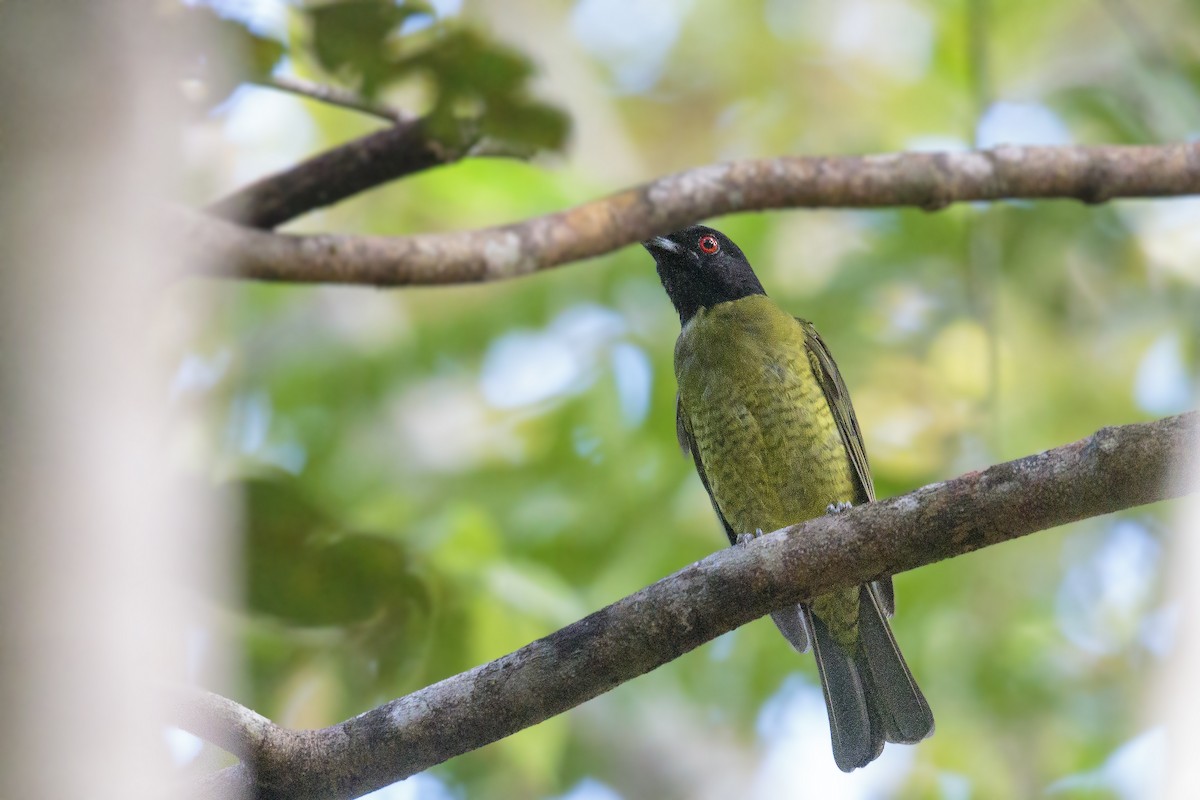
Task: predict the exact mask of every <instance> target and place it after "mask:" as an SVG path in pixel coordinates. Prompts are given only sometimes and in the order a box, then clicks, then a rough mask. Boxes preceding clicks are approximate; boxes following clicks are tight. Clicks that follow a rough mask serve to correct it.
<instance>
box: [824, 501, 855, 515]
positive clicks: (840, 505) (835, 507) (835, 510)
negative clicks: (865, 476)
mask: <svg viewBox="0 0 1200 800" xmlns="http://www.w3.org/2000/svg"><path fill="white" fill-rule="evenodd" d="M852 508H854V503H847V502H846V501H844V500H843V501H840V502H837V503H830V504H829V506H828V507H827V508H826V509H825V513H826V514H841V513H842V512H844V511H849V510H850V509H852Z"/></svg>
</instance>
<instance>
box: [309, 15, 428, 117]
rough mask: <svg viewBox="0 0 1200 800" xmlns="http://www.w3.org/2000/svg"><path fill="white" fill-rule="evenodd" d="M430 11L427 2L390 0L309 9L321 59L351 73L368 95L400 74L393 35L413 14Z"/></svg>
mask: <svg viewBox="0 0 1200 800" xmlns="http://www.w3.org/2000/svg"><path fill="white" fill-rule="evenodd" d="M429 13H431V12H430V10H429V8H428V6H426V5H425V4H424V3H403V4H397V3H394V2H389V1H388V0H343V1H342V2H335V3H328V4H324V5H320V6H314V7H311V8H309V9H307V14H308V16H309V18H310V19H311V21H312V31H313V50H314V52H315V54H316V56H317V61H318V62H320V64H321V66H322V67H324V68H325V69H326V70H328V71H329V72H331V73H333V74H335V75H347V74H348V75H349V76H350V77H351V79H353V80H356V81H357V82H358V84H359V86H358V90H359V91H360V92H361V93H362V94H363V95H364V96H365V97H368V98H373V97H375V95H376V93H377V92H378V91H379V87H380V86H381V85H383V84H384V83H386V82H387V81H388V80H389V79H390V78H392V77H394V76H395V74H396V69H395V58H394V57H393V54H392V52H391V46H390V44H389V39H390V38H391V36H392V34H393V33H394V32H395V31H396V29H397V28H399V27H400V26H401V25H402V24H404V21H405V20H407V19H408V18H409V17H413V16H417V15H420V14H429Z"/></svg>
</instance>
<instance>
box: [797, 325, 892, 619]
mask: <svg viewBox="0 0 1200 800" xmlns="http://www.w3.org/2000/svg"><path fill="white" fill-rule="evenodd" d="M796 322H798V323H800V328H801V329H802V330H803V331H804V347H805V349H807V350H808V361H809V363H810V364H811V365H812V370H813V375H815V376H816V378H817V383H819V384H820V385H821V391H822V392H823V393H824V394H825V401H826V402H827V403H828V404H829V410H830V411H831V412H833V419H834V421H835V422H836V423H837V427H838V432H839V433H841V435H842V444H843V445H845V447H846V452H847V453H849V454H850V463H851V464H852V465H853V467H854V476H855V478H856V483H857V484H858V485H857V491H856V492H855V498H854V504H855V505H858V504H859V503H869V502H872V501H874V500H875V485H874V483H873V482H872V481H871V465H870V464H868V463H867V451H866V448H865V447H864V445H863V438H862V431H861V430H860V429H859V427H858V418H857V417H856V416H854V406H853V405H851V403H850V392H849V390H847V389H846V382H845V381H843V380H842V374H841V373H840V372H838V368H837V364H836V363H834V360H833V356H832V355H830V354H829V348H828V347H827V346H826V345H825V340H824V339H822V338H821V334H819V333H817V329H816V328H815V327H814V326H813V324H812V323H811V322H809V321H808V320H805V319H800V318H799V317H797V318H796ZM875 588H876V590H877V591H878V593H879V599H880V602H881V603H882V604H883V607H884V610H885V611H886V612H887V614H888V616H891V615H892V614H893V613H895V609H896V600H895V592H894V590H893V589H892V579H891V578H890V577H889V578H885V579H883V580H881V581H876V582H875Z"/></svg>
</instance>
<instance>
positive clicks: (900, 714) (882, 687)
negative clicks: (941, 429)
mask: <svg viewBox="0 0 1200 800" xmlns="http://www.w3.org/2000/svg"><path fill="white" fill-rule="evenodd" d="M642 245H643V246H644V247H645V248H646V249H647V250H648V251H649V252H650V254H651V255H652V256H654V260H655V262H656V264H657V266H658V276H659V279H660V280H661V281H662V285H663V288H665V289H666V291H667V295H668V296H669V297H670V298H671V302H672V303H673V304H674V306H675V310H676V311H678V312H679V321H680V323H681V325H682V330H681V331H680V334H679V339H678V341H676V343H675V377H676V380H677V381H678V385H679V395H678V401H677V408H676V427H677V432H678V435H679V443H680V445H681V446H682V447H683V448H684V450H685V451H687V452H690V453H691V455H692V458H693V459H694V461H695V463H696V471H697V472H698V473H699V474H700V481H701V482H702V483H703V484H704V488H705V489H706V490H707V491H708V496H709V498H710V499H711V500H712V505H713V508H714V509H715V510H716V512H717V516H718V517H719V518H720V520H721V523H722V525H724V527H725V533H726V534H727V535H728V536H729V540H730V542H731V543H733V544H737V543H738V542H740V541H745V540H746V538H747V537H753V536H755V535H757V534H759V533H761V532H762V531H773V530H777V529H779V528H784V527H787V526H789V525H793V524H795V523H797V522H802V521H804V520H808V519H812V518H814V517H817V516H820V515H822V514H825V513H830V512H837V511H841V510H844V509H846V508H848V507H850V506H851V505H857V504H860V503H867V502H870V501H872V500H874V499H875V490H874V487H873V485H872V482H871V472H870V468H869V467H868V465H867V455H866V452H865V451H864V449H863V440H862V433H861V432H860V431H859V427H858V420H857V419H856V418H855V416H854V409H853V407H852V406H851V405H850V396H849V394H848V393H847V391H846V384H845V383H844V382H843V381H842V376H841V375H840V374H839V373H838V368H837V365H836V364H835V363H834V361H833V357H832V356H831V355H830V354H829V349H828V348H827V347H826V346H825V342H824V341H822V340H821V337H820V336H819V335H818V334H817V331H816V328H814V327H813V325H812V323H810V322H807V321H805V320H802V319H798V318H796V317H793V316H791V315H790V314H788V313H787V312H786V311H784V310H783V309H781V308H780V307H779V306H777V305H776V304H775V303H774V302H773V301H772V300H771V299H770V298H768V297H767V294H766V292H765V291H764V290H763V287H762V284H761V283H760V282H759V280H758V277H757V276H756V275H755V274H754V270H753V269H752V268H751V267H750V262H749V261H747V259H746V257H745V255H743V253H742V251H741V250H740V249H739V248H738V246H737V245H736V244H734V243H733V242H732V241H730V240H729V238H728V237H726V236H725V235H723V234H721V233H720V232H718V231H715V230H713V229H712V228H707V227H704V226H700V225H697V226H694V227H691V228H687V229H685V230H681V231H678V232H676V233H673V234H671V235H670V236H656V237H654V238H652V239H650V240H648V241H646V242H643V243H642ZM894 605H895V604H894V597H893V593H892V581H891V579H890V578H888V579H885V580H881V581H876V582H874V583H871V584H866V585H863V586H859V587H857V588H853V589H845V590H843V591H838V592H833V593H831V594H827V595H823V596H821V597H815V598H813V599H812V600H810V601H808V602H805V603H801V604H799V605H798V606H795V607H792V608H784V609H779V610H777V611H775V612H774V613H772V615H771V617H772V619H774V621H775V624H776V625H777V626H778V627H779V630H780V631H781V632H782V633H783V635H784V636H785V637H786V638H787V640H788V641H789V642H791V644H792V645H793V646H794V647H795V648H796V649H797V650H798V651H800V652H804V651H806V650H807V649H808V646H809V643H810V642H811V644H812V649H813V654H814V655H815V656H816V661H817V671H818V672H819V673H820V677H821V687H822V689H823V691H824V694H825V706H826V708H827V710H828V712H829V731H830V737H831V738H832V740H833V756H834V760H835V761H836V762H837V765H838V767H839V768H841V769H842V770H844V771H846V772H849V771H850V770H853V769H856V768H858V767H862V766H865V765H866V764H869V763H870V762H871V761H873V760H874V759H875V758H876V757H878V755H879V754H880V752H882V750H883V744H884V742H885V741H887V742H904V743H914V742H919V741H921V740H922V739H924V738H925V737H927V736H929V735H930V734H932V733H933V714H932V712H931V711H930V710H929V704H928V703H927V702H926V701H925V697H924V695H922V693H921V690H920V688H919V687H918V686H917V684H916V681H914V680H913V677H912V673H911V672H910V671H909V669H908V665H907V664H905V662H904V657H903V656H902V655H901V654H900V648H899V647H898V646H897V645H896V639H895V637H894V636H893V635H892V631H891V628H890V627H889V626H888V623H887V617H889V616H891V614H892V613H893V610H894Z"/></svg>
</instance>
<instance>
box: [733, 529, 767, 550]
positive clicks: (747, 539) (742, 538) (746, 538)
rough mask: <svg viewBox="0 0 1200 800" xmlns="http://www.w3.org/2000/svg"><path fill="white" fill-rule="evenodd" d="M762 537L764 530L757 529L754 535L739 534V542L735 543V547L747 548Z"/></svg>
mask: <svg viewBox="0 0 1200 800" xmlns="http://www.w3.org/2000/svg"><path fill="white" fill-rule="evenodd" d="M762 535H763V532H762V528H755V529H754V533H739V534H738V537H737V541H735V542H734V545H735V546H737V547H745V546H746V545H748V544H750V543H751V542H753V541H754V540H755V539H757V538H758V537H760V536H762Z"/></svg>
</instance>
